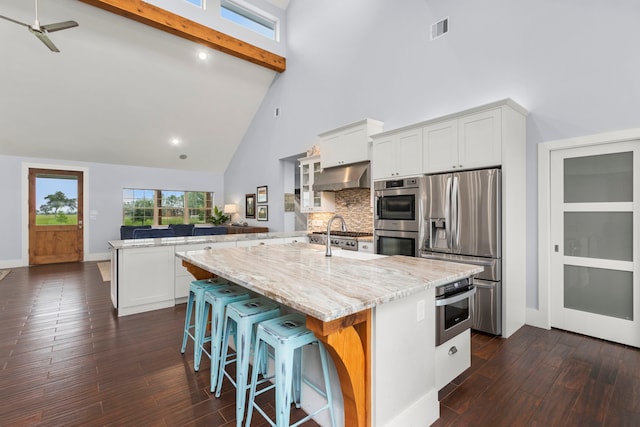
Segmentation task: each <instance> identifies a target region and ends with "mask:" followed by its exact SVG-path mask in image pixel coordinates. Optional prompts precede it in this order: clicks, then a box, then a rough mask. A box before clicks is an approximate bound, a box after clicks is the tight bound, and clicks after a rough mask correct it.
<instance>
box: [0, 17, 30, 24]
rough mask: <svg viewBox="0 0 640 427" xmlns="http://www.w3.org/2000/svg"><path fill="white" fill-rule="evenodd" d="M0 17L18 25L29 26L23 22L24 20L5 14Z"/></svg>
mask: <svg viewBox="0 0 640 427" xmlns="http://www.w3.org/2000/svg"><path fill="white" fill-rule="evenodd" d="M0 18H2V19H6V20H7V21H9V22H13V23H15V24H18V25H22V26H25V27H29V24H25V23H24V22H20V21H16V20H15V19H11V18H7V17H6V16H2V15H0Z"/></svg>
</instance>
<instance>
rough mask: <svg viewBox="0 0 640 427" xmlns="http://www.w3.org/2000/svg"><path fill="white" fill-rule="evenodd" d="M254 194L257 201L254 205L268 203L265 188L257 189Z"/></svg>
mask: <svg viewBox="0 0 640 427" xmlns="http://www.w3.org/2000/svg"><path fill="white" fill-rule="evenodd" d="M256 193H257V195H258V199H257V201H256V203H267V202H268V190H267V186H266V185H264V186H262V187H258V188H257V189H256Z"/></svg>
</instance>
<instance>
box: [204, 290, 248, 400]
mask: <svg viewBox="0 0 640 427" xmlns="http://www.w3.org/2000/svg"><path fill="white" fill-rule="evenodd" d="M249 298H250V296H249V291H247V290H246V289H244V288H242V287H240V286H236V285H230V286H227V287H224V288H220V289H213V290H207V291H206V292H205V293H204V310H203V311H202V318H201V319H200V323H201V324H202V325H204V326H203V327H202V328H200V332H201V334H202V336H201V337H200V340H199V341H200V348H199V350H200V351H199V353H200V354H201V353H202V352H203V351H204V352H205V354H206V355H207V356H209V359H211V374H210V380H209V381H210V387H211V392H212V393H213V391H214V390H215V388H216V381H217V380H218V369H219V367H220V353H221V343H222V325H223V322H224V319H225V317H226V308H227V305H229V304H231V303H233V302H236V301H244V300H247V299H249ZM209 311H211V334H210V335H209V336H208V337H207V336H206V330H207V328H206V324H207V323H208V320H209ZM233 332H235V329H234V331H233ZM233 336H234V337H235V334H233ZM207 342H210V343H211V352H210V353H209V352H207V350H206V349H205V348H204V345H205V343H207ZM199 359H200V357H198V360H199Z"/></svg>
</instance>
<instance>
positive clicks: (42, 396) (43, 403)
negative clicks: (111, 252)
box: [0, 262, 317, 427]
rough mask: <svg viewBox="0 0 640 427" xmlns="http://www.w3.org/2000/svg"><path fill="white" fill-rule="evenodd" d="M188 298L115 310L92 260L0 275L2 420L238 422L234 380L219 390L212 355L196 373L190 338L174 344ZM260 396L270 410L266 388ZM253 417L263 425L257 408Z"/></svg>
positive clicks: (8, 422) (2, 422) (33, 422)
mask: <svg viewBox="0 0 640 427" xmlns="http://www.w3.org/2000/svg"><path fill="white" fill-rule="evenodd" d="M185 307H186V305H185V304H181V305H179V306H176V307H175V308H171V309H164V310H157V311H153V312H149V313H142V314H137V315H132V316H126V317H121V318H118V317H117V316H116V313H115V311H114V310H113V308H112V305H111V300H110V297H109V282H103V281H102V279H101V277H100V273H99V271H98V268H97V266H96V263H92V262H91V263H77V264H57V265H50V266H38V267H30V268H17V269H12V271H11V273H10V274H9V275H8V276H7V277H6V278H5V279H4V280H2V281H0V426H39V425H42V426H47V427H49V426H235V389H234V388H233V387H232V386H231V385H230V384H229V382H228V381H227V382H225V385H224V387H223V390H222V391H223V393H222V396H221V397H220V399H216V398H215V397H213V396H212V394H211V393H209V372H210V370H209V360H208V359H207V358H206V357H204V358H203V361H202V363H201V365H200V371H199V372H197V373H195V372H194V371H193V346H192V344H191V343H190V344H189V346H188V347H187V352H186V353H185V354H184V355H182V354H181V353H180V346H181V344H182V328H183V326H184V315H185ZM262 405H263V408H266V410H267V412H270V415H273V396H269V395H268V393H267V394H266V395H265V398H264V399H263V400H262ZM304 415H306V414H304V412H303V411H301V410H296V409H295V408H292V420H295V419H300V418H301V417H303V416H304ZM252 425H255V426H266V425H268V424H267V423H266V421H265V420H264V419H263V418H261V417H260V415H257V413H254V416H253V420H252ZM304 425H305V426H313V425H317V424H316V423H314V422H307V423H305V424H304Z"/></svg>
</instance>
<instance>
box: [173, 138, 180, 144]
mask: <svg viewBox="0 0 640 427" xmlns="http://www.w3.org/2000/svg"><path fill="white" fill-rule="evenodd" d="M171 143H172V144H173V145H180V140H179V139H178V138H172V139H171Z"/></svg>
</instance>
